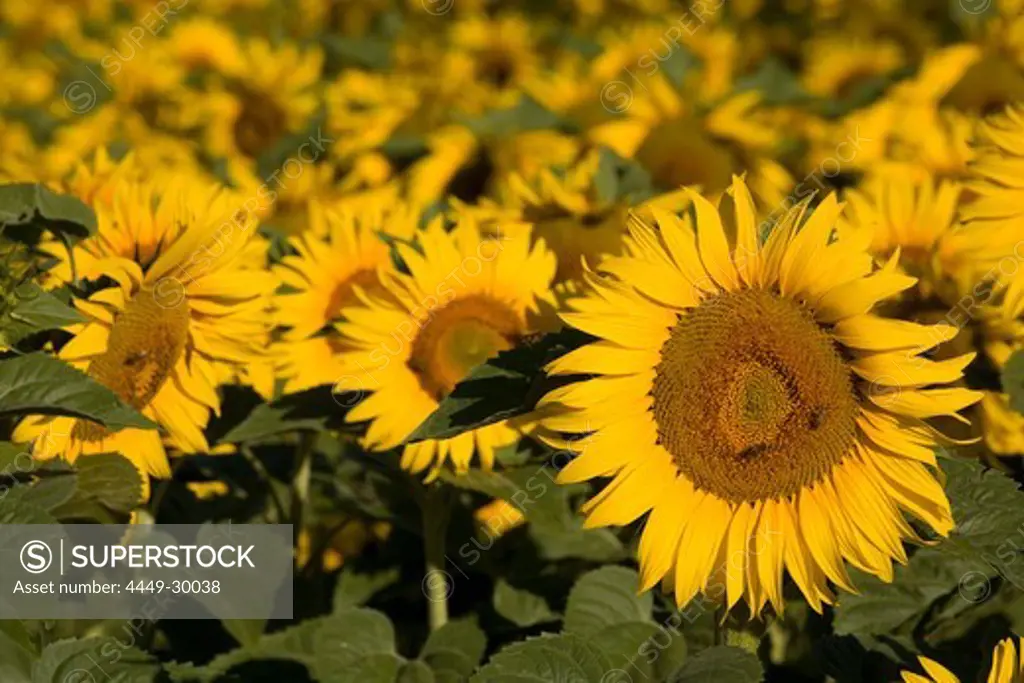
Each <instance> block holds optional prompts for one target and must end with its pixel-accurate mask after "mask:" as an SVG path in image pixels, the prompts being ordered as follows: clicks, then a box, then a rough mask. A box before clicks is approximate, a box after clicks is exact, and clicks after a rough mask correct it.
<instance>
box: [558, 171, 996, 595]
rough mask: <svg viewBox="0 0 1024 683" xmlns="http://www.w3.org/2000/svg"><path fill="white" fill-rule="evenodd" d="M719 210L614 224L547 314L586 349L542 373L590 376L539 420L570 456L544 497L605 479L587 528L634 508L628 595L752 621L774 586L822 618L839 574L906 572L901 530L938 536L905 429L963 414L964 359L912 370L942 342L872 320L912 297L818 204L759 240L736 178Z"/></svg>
mask: <svg viewBox="0 0 1024 683" xmlns="http://www.w3.org/2000/svg"><path fill="white" fill-rule="evenodd" d="M730 194H731V197H730V198H729V203H730V206H728V207H723V210H722V211H721V213H720V212H719V210H718V209H717V208H716V207H715V206H714V205H713V204H712V203H710V202H709V201H708V200H706V199H704V198H703V197H701V196H699V195H697V194H696V193H691V199H692V201H693V210H692V211H689V212H687V213H686V214H684V215H683V216H678V215H676V214H674V213H670V212H667V211H664V210H658V209H656V208H655V209H652V210H650V212H649V214H650V218H649V219H647V220H645V219H644V218H642V217H640V216H634V217H633V218H632V219H631V221H630V224H629V231H630V238H629V240H628V246H627V250H626V253H625V254H624V255H623V256H620V257H611V258H608V259H606V260H605V261H604V262H602V264H601V265H600V266H599V267H598V268H597V272H595V273H592V274H590V275H588V281H589V283H590V285H591V288H590V289H589V290H586V293H585V294H584V295H583V296H582V297H580V298H577V299H573V300H571V301H570V302H569V304H568V308H569V311H568V312H566V313H564V314H563V315H562V318H563V320H564V321H565V322H566V323H567V324H569V325H572V326H574V327H577V328H579V329H581V330H583V331H584V332H587V333H589V334H591V335H593V336H594V337H596V338H597V341H595V342H593V343H591V344H588V345H586V346H583V347H581V348H579V349H577V350H575V351H571V352H570V353H568V354H567V355H565V356H563V357H562V358H559V359H557V360H555V361H553V362H552V363H551V365H550V366H549V367H548V370H549V372H551V373H552V374H555V375H577V376H578V375H588V376H590V377H591V378H590V379H584V380H582V381H572V382H570V383H569V384H567V385H565V386H563V387H561V388H559V389H556V390H554V391H552V392H550V393H549V394H548V395H547V396H545V397H544V399H543V400H542V401H541V402H540V405H539V415H540V417H541V421H542V425H543V429H544V430H545V431H546V432H547V433H548V434H549V435H552V436H551V437H550V439H551V441H552V443H555V444H559V445H563V446H565V447H567V448H569V449H570V450H571V451H574V452H576V453H578V454H579V456H578V457H577V458H576V459H574V460H573V461H572V462H570V463H569V464H568V465H567V466H566V467H565V468H564V469H563V470H562V471H561V473H560V479H561V481H564V482H577V481H582V480H585V479H590V478H593V477H612V478H613V479H612V481H611V483H610V484H609V485H608V486H607V487H606V488H605V489H604V490H603V491H602V492H601V493H600V494H599V495H598V496H597V497H596V498H594V499H593V500H592V501H590V502H589V503H588V504H587V506H586V508H585V510H586V512H587V514H588V519H587V523H588V524H589V525H591V526H601V525H609V524H627V523H630V522H632V521H634V520H636V519H637V518H638V517H640V516H641V515H644V514H645V513H647V512H648V511H650V515H649V517H648V520H647V525H646V527H645V529H644V533H643V536H642V540H641V544H640V554H641V557H640V561H641V570H642V583H643V588H645V589H646V588H649V587H651V586H652V585H654V584H655V583H657V582H658V581H660V580H664V581H665V582H666V583H667V585H669V586H672V587H674V590H675V595H676V599H677V601H678V602H679V603H680V604H683V603H685V602H686V601H688V600H689V599H690V598H692V597H693V596H694V595H695V594H696V593H697V592H699V591H704V592H705V593H706V594H708V595H710V596H715V597H720V598H721V599H723V601H725V602H726V604H727V606H729V607H731V606H732V605H734V604H736V603H737V602H739V601H740V600H741V599H745V601H746V602H747V604H748V605H749V606H750V607H751V609H752V611H753V612H754V613H759V612H760V611H761V609H762V608H763V606H764V605H765V603H766V602H769V601H770V602H771V604H772V605H773V606H775V608H776V609H779V608H780V607H781V604H782V589H781V586H782V576H783V572H784V570H788V571H789V573H790V575H791V576H792V577H793V580H794V581H795V582H796V583H797V585H798V586H799V587H800V589H801V590H802V591H803V593H804V595H806V596H807V598H808V600H809V602H810V604H811V605H812V606H813V607H814V608H815V609H818V610H820V609H821V605H822V603H826V602H831V601H832V600H833V599H834V598H833V594H832V592H831V589H830V587H829V582H831V583H833V584H835V585H837V586H839V587H841V588H844V589H846V590H852V589H853V588H852V585H851V582H850V580H849V577H848V575H847V573H846V569H845V564H846V563H847V562H849V563H851V564H853V565H854V566H856V567H858V568H859V569H861V570H863V571H867V572H870V573H872V574H875V575H877V576H881V577H883V578H886V577H891V575H892V560H894V559H895V560H897V561H901V562H902V561H905V560H906V554H905V551H904V549H903V546H902V542H903V540H904V539H911V540H913V539H916V538H917V537H916V534H915V533H914V532H913V531H912V530H911V528H910V526H909V525H908V524H907V522H906V520H905V519H904V514H905V513H910V514H911V515H913V516H915V517H916V518H918V519H919V520H921V521H923V522H924V523H926V524H927V525H928V526H930V527H931V528H932V529H934V530H935V531H936V532H938V533H940V534H946V533H948V532H949V531H950V529H951V528H952V524H953V523H952V517H951V515H950V511H949V504H948V502H947V500H946V498H945V494H944V493H943V491H942V488H941V487H940V486H939V484H938V482H937V481H936V479H935V476H934V475H933V474H932V471H931V469H930V468H932V467H934V466H935V460H934V454H933V452H932V446H934V445H935V444H936V443H937V440H938V439H940V438H941V437H940V435H939V434H938V433H937V432H936V431H935V430H933V429H932V428H931V427H929V426H927V424H925V423H924V422H923V421H922V420H924V419H927V418H931V417H934V416H938V415H954V416H957V415H958V412H959V411H960V410H961V409H962V408H964V407H966V406H967V405H969V404H971V403H973V402H975V401H976V400H977V399H978V397H979V396H978V394H976V393H975V392H971V391H967V390H965V389H956V388H948V387H945V386H944V385H946V384H948V383H951V382H954V381H956V380H957V379H958V378H959V377H960V376H961V372H962V370H963V368H964V367H965V366H966V365H967V363H968V362H970V360H971V359H972V358H973V354H966V355H963V356H958V357H954V358H951V359H948V360H945V361H933V360H928V359H925V358H923V357H922V356H921V355H920V354H921V352H923V351H925V350H927V349H930V348H932V347H934V346H936V345H938V344H939V343H940V342H943V341H945V340H948V339H950V338H952V336H953V335H954V334H955V332H956V330H955V328H953V327H952V326H950V325H936V326H925V325H918V324H914V323H909V322H903V321H896V320H888V319H886V318H882V317H879V316H877V315H876V314H875V313H874V312H873V311H874V309H875V307H876V304H878V303H879V302H880V301H882V300H884V299H886V298H887V297H889V296H891V295H893V294H896V293H899V292H901V291H903V290H905V289H907V288H909V287H911V286H913V284H914V279H913V278H911V277H908V276H906V275H904V274H902V273H901V272H899V270H898V269H897V267H896V263H895V262H894V261H889V262H887V263H885V265H883V266H882V267H880V268H877V267H876V266H875V265H874V259H873V258H872V257H871V255H870V254H869V253H868V252H867V250H866V242H865V241H864V240H863V239H859V236H855V237H854V238H849V237H847V236H845V235H844V233H843V232H842V231H839V232H837V231H836V229H835V226H836V222H837V220H838V218H839V216H840V214H841V211H842V208H843V207H842V205H840V204H839V203H838V202H837V201H836V199H835V197H834V196H829V197H827V198H826V199H825V200H824V201H823V202H822V203H821V205H820V206H819V207H818V208H817V210H815V211H813V212H810V211H809V210H808V209H807V204H806V202H805V203H802V204H800V205H798V206H795V207H793V208H791V209H790V210H788V211H787V212H786V213H785V214H784V216H783V217H782V218H781V219H780V220H779V222H778V223H777V224H776V225H775V227H774V228H773V229H772V230H771V232H770V234H769V236H768V237H767V239H765V240H762V239H761V238H760V231H759V227H758V226H757V224H756V222H755V219H754V216H755V212H754V205H753V200H752V198H751V194H750V192H749V190H748V189H747V186H746V184H745V183H744V182H743V180H742V179H740V178H736V177H734V178H733V180H732V184H731V191H730ZM805 215H806V220H804V218H805ZM961 419H962V418H961ZM563 434H569V435H576V436H577V437H582V438H576V439H568V440H567V439H565V438H564V437H562V436H560V435H563ZM910 482H913V484H911V483H910ZM755 543H756V544H757V546H758V548H759V550H758V551H757V552H756V553H754V552H752V551H751V547H752V544H755ZM765 548H767V550H765ZM682 549H685V551H684V550H682ZM682 552H685V555H682V554H679V553H682ZM719 588H721V590H718V589H719Z"/></svg>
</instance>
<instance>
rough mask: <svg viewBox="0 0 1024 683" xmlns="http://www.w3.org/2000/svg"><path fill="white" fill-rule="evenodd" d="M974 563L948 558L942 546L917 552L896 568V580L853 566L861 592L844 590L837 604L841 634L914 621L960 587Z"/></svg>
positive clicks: (837, 625)
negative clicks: (884, 578) (951, 561)
mask: <svg viewBox="0 0 1024 683" xmlns="http://www.w3.org/2000/svg"><path fill="white" fill-rule="evenodd" d="M967 571H971V569H970V567H969V566H968V567H964V566H961V565H960V563H952V564H950V563H949V562H948V558H947V557H946V555H945V553H943V552H942V551H941V550H937V549H933V548H925V549H923V550H920V551H919V552H916V553H914V554H913V555H912V556H911V558H910V563H909V564H908V565H907V566H905V567H904V566H897V567H896V568H895V578H894V579H893V581H892V583H886V582H884V581H882V580H881V579H878V578H876V577H874V576H871V575H870V574H866V573H864V572H861V571H859V570H856V569H853V568H851V569H850V578H851V579H852V580H853V582H854V586H856V588H857V590H858V593H851V594H847V593H843V594H841V595H840V596H839V600H838V603H837V604H836V607H835V622H834V624H833V627H834V629H835V632H836V633H837V634H839V635H845V634H858V635H865V634H873V633H888V632H891V631H896V630H898V629H899V628H900V627H901V626H903V625H904V624H906V623H908V622H909V623H914V622H916V621H917V620H918V619H920V617H921V616H922V615H923V614H924V613H925V611H926V610H927V609H928V606H929V605H931V604H932V602H934V601H935V600H937V599H938V598H940V597H942V596H943V595H946V594H947V593H949V592H950V591H953V590H956V586H957V582H958V581H959V580H960V578H961V577H962V576H963V575H964V573H965V572H967Z"/></svg>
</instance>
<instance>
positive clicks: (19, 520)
mask: <svg viewBox="0 0 1024 683" xmlns="http://www.w3.org/2000/svg"><path fill="white" fill-rule="evenodd" d="M12 490H13V489H12ZM56 523H57V520H56V519H55V518H54V516H53V515H51V514H50V513H49V512H47V511H46V509H45V508H43V507H42V506H40V505H36V504H35V503H33V502H32V501H31V500H29V499H27V498H25V497H23V496H20V495H12V494H11V493H10V491H9V490H7V489H6V488H5V487H4V486H0V524H56Z"/></svg>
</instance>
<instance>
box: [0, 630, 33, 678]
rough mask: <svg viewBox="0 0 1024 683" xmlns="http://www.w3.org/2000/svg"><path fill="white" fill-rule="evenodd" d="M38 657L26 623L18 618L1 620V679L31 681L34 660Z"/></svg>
mask: <svg viewBox="0 0 1024 683" xmlns="http://www.w3.org/2000/svg"><path fill="white" fill-rule="evenodd" d="M37 658H38V655H37V654H36V650H35V646H34V645H33V644H32V637H31V635H30V634H29V632H28V630H27V629H26V628H25V625H24V624H23V623H22V622H20V621H18V620H16V619H10V620H3V621H0V681H4V683H31V681H32V662H33V661H34V660H35V659H37Z"/></svg>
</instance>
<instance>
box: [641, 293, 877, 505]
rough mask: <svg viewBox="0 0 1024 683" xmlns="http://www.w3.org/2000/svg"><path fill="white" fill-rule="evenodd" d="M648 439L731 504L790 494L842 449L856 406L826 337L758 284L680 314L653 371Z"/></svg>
mask: <svg viewBox="0 0 1024 683" xmlns="http://www.w3.org/2000/svg"><path fill="white" fill-rule="evenodd" d="M653 396H654V418H655V422H656V424H657V426H658V440H659V443H661V444H662V445H663V446H664V447H665V449H667V450H668V452H669V453H670V454H671V455H672V457H673V458H674V459H675V461H676V463H677V464H678V466H679V468H680V470H681V471H682V472H683V473H685V474H686V475H687V476H688V477H689V478H690V479H691V480H692V481H693V482H694V484H695V485H696V486H697V487H699V488H701V489H703V490H705V491H708V492H711V493H713V494H715V495H717V496H719V497H721V498H723V499H725V500H728V501H731V502H737V503H738V502H742V501H756V500H770V499H775V498H780V497H785V496H790V495H792V494H794V493H796V492H798V491H799V490H800V489H801V488H803V487H805V486H808V485H811V484H813V483H815V482H817V481H819V480H821V479H822V478H823V477H824V476H825V475H826V474H827V473H828V472H829V471H830V470H831V468H832V467H834V466H835V465H836V464H838V463H839V462H840V461H841V460H842V459H843V457H844V456H845V455H846V454H847V453H848V452H849V451H850V448H851V447H852V446H853V444H854V438H855V426H856V422H855V418H856V415H857V411H858V404H857V401H856V397H855V395H854V391H853V385H852V382H851V376H850V371H849V369H848V367H847V365H846V363H845V361H844V360H843V358H842V357H841V356H840V354H839V353H838V351H837V349H836V346H835V343H834V341H833V340H832V338H831V337H830V336H829V335H828V334H827V333H826V332H825V331H824V330H822V329H821V328H820V327H819V326H818V325H817V324H816V323H815V322H814V320H813V319H812V318H811V316H810V314H809V313H807V312H806V311H805V310H804V309H802V308H801V307H800V306H799V305H798V304H796V303H795V302H793V301H790V300H787V299H782V298H779V297H777V296H775V295H773V294H771V293H769V292H765V291H761V290H745V291H741V292H735V293H730V294H723V295H720V296H717V297H714V298H712V299H708V300H707V301H705V302H703V303H702V304H701V305H699V306H698V307H696V308H695V309H693V310H692V311H690V312H689V313H688V314H686V315H684V316H683V317H681V318H680V320H679V322H678V323H677V324H676V326H675V328H673V330H672V332H671V334H670V336H669V338H668V340H667V341H666V342H665V344H664V346H662V349H661V362H660V363H659V364H658V366H657V368H656V370H655V378H654V389H653Z"/></svg>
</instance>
